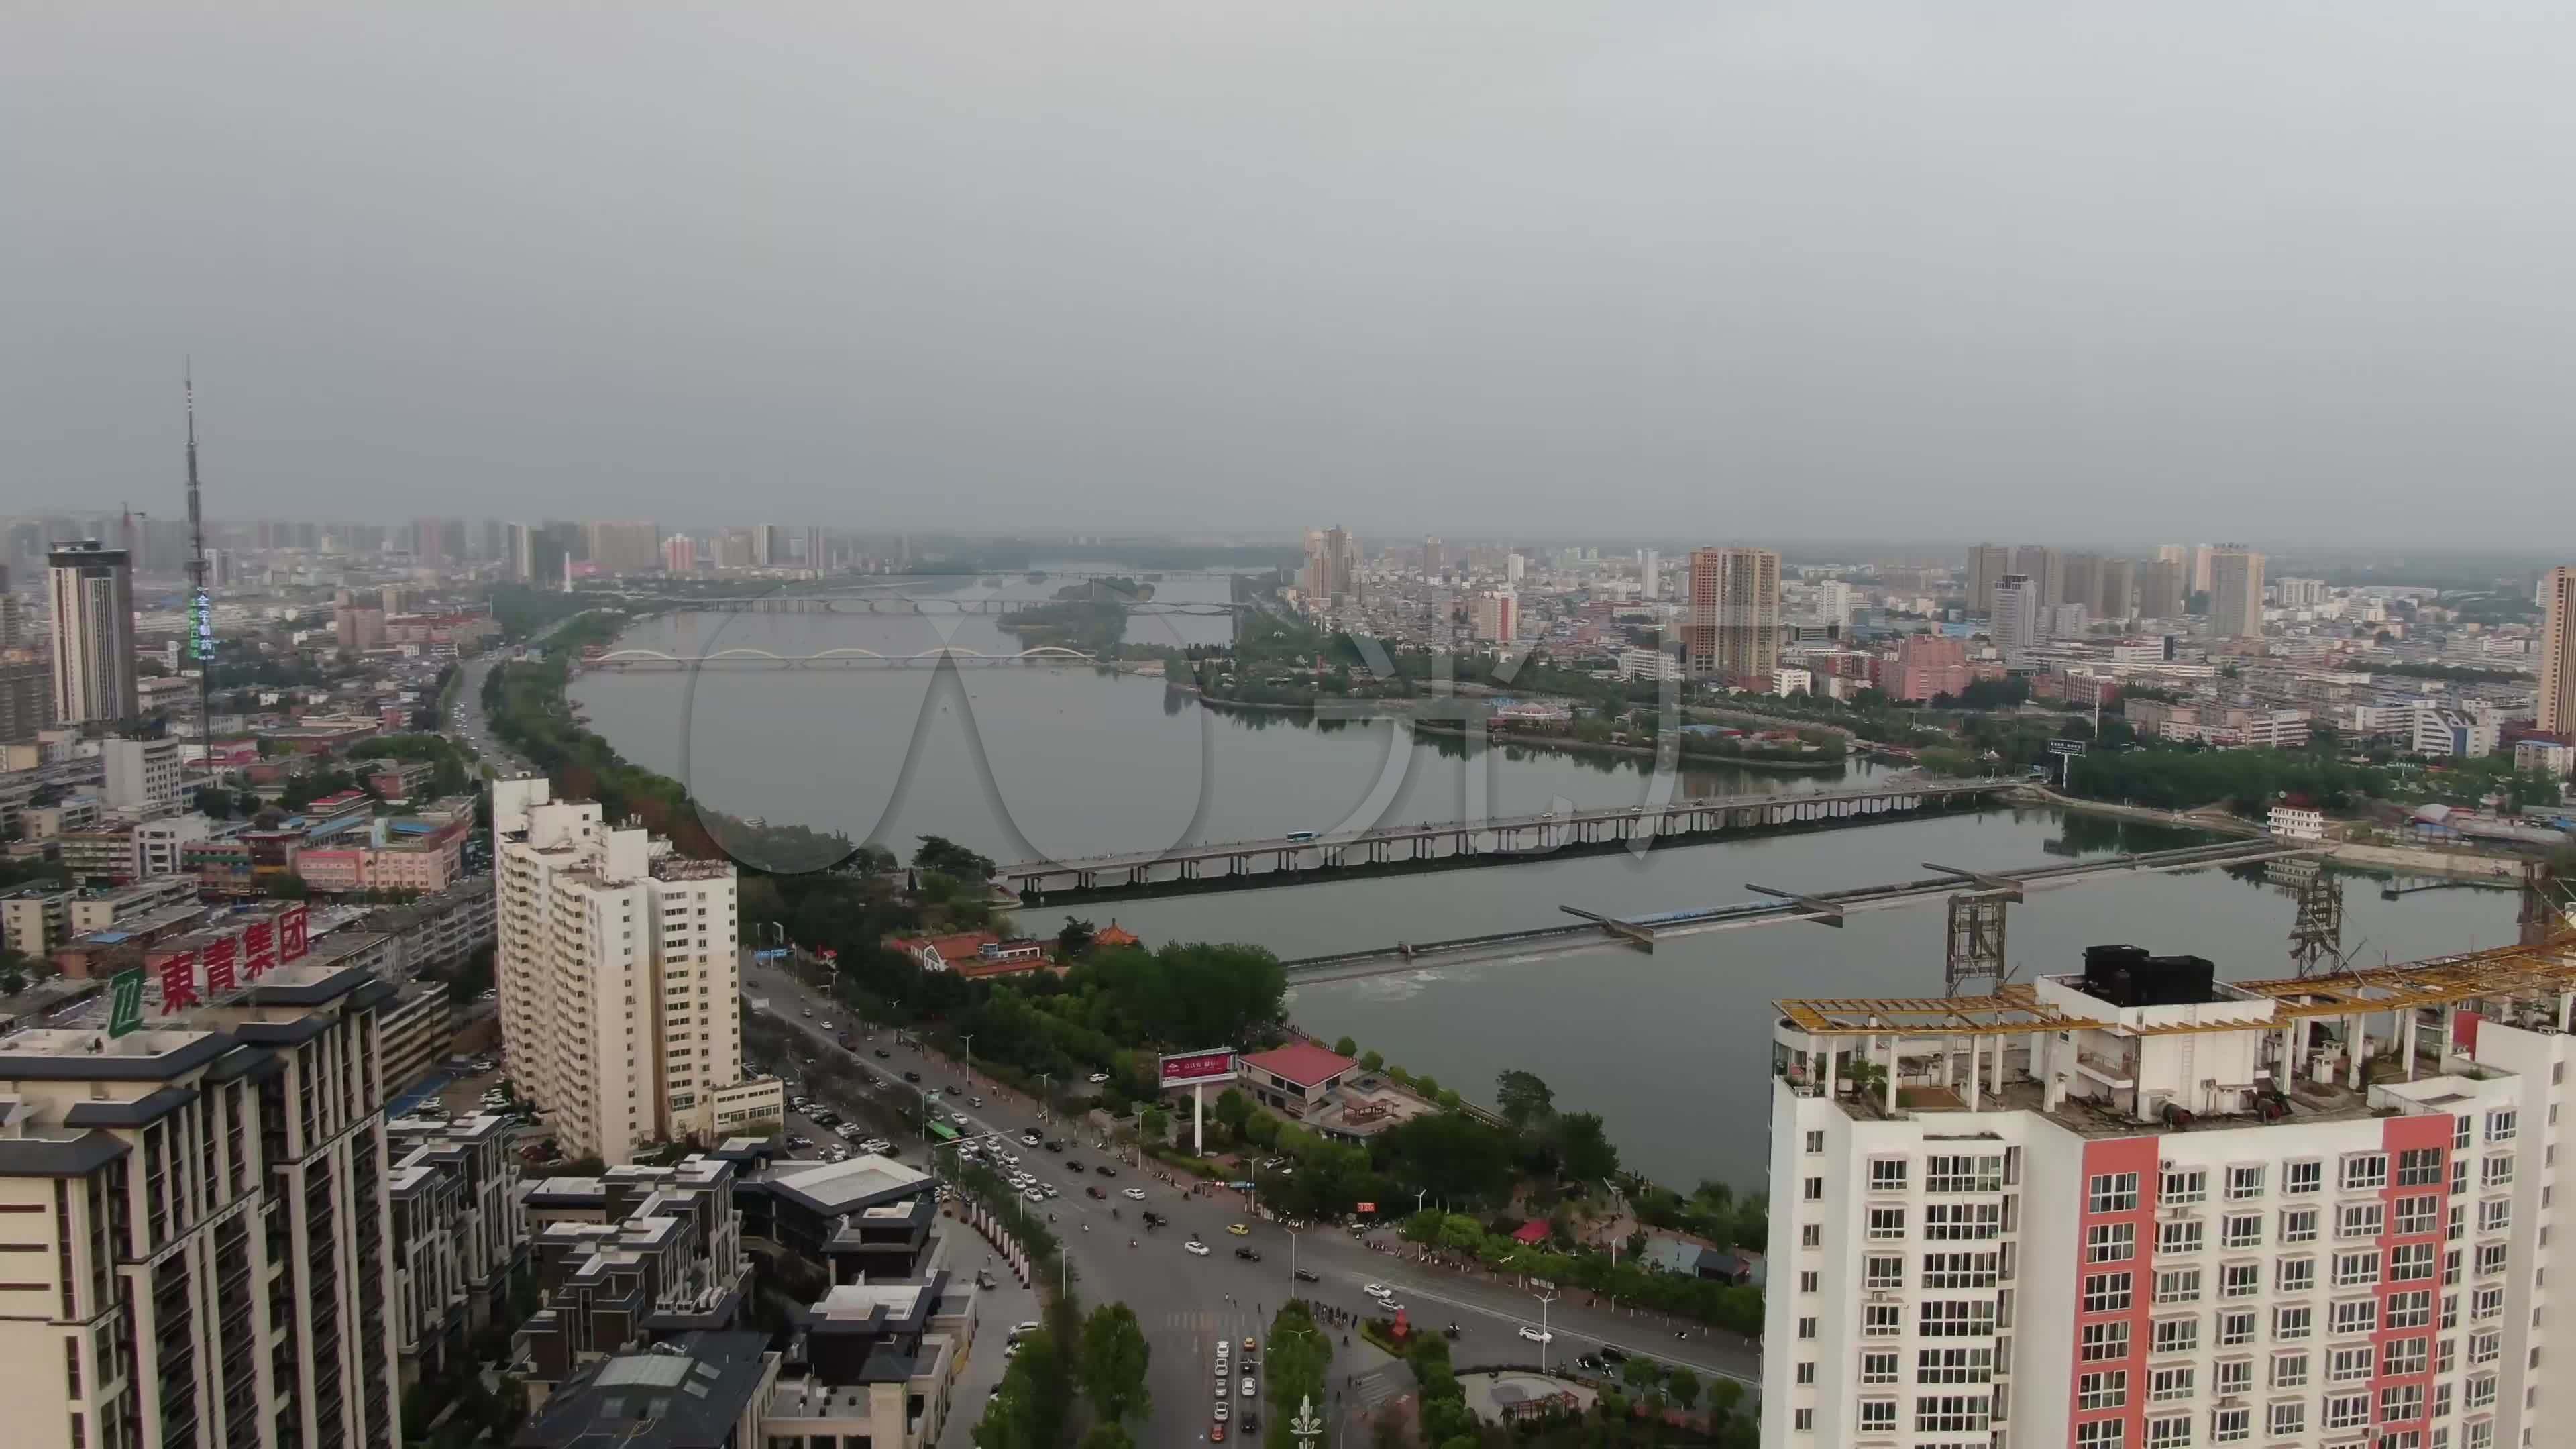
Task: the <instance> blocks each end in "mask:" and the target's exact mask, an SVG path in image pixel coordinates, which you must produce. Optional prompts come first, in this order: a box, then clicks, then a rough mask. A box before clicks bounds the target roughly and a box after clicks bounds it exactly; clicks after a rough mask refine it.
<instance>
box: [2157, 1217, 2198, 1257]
mask: <svg viewBox="0 0 2576 1449" xmlns="http://www.w3.org/2000/svg"><path fill="white" fill-rule="evenodd" d="M2201 1227H2202V1224H2201V1221H2200V1219H2198V1218H2180V1219H2176V1220H2175V1221H2173V1222H2169V1223H2161V1224H2158V1225H2157V1228H2156V1251H2157V1252H2159V1253H2197V1252H2199V1251H2200V1250H2201V1246H2202V1242H2201Z"/></svg>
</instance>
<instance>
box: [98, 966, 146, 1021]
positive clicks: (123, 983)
mask: <svg viewBox="0 0 2576 1449" xmlns="http://www.w3.org/2000/svg"><path fill="white" fill-rule="evenodd" d="M107 984H108V989H109V991H110V992H111V993H112V995H111V996H110V998H109V1002H110V1004H109V1006H108V1013H107V1034H108V1035H109V1036H124V1035H125V1034H127V1033H128V1032H132V1031H135V1030H138V1029H140V1028H141V1027H142V1025H143V968H142V967H140V966H133V967H129V968H127V969H125V970H123V971H119V972H117V973H116V974H115V975H114V976H111V977H109V978H108V982H107Z"/></svg>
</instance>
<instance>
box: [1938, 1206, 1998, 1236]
mask: <svg viewBox="0 0 2576 1449" xmlns="http://www.w3.org/2000/svg"><path fill="white" fill-rule="evenodd" d="M2003 1230H2004V1205H2003V1204H2002V1203H1999V1202H1954V1203H1940V1202H1936V1203H1929V1204H1926V1205H1925V1206H1924V1209H1923V1236H1924V1237H1925V1238H1926V1239H1929V1240H1931V1241H1934V1242H1960V1241H1981V1240H1983V1239H1986V1238H1992V1237H1997V1236H2000V1235H2001V1234H2002V1232H2003Z"/></svg>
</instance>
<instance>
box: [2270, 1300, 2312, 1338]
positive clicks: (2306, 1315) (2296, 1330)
mask: <svg viewBox="0 0 2576 1449" xmlns="http://www.w3.org/2000/svg"><path fill="white" fill-rule="evenodd" d="M2315 1324H2316V1316H2315V1311H2314V1310H2312V1309H2310V1308H2309V1307H2308V1305H2306V1304H2304V1303H2285V1304H2283V1305H2281V1306H2280V1307H2278V1308H2275V1309H2273V1310H2272V1336H2273V1337H2274V1338H2277V1339H2280V1340H2282V1341H2284V1342H2289V1341H2292V1340H2296V1339H2302V1338H2305V1337H2307V1336H2308V1335H2309V1333H2311V1332H2313V1331H2314V1329H2315Z"/></svg>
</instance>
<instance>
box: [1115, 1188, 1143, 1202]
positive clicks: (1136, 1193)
mask: <svg viewBox="0 0 2576 1449" xmlns="http://www.w3.org/2000/svg"><path fill="white" fill-rule="evenodd" d="M1119 1196H1120V1197H1123V1198H1126V1199H1127V1200H1128V1201H1130V1202H1143V1201H1144V1200H1145V1189H1143V1188H1141V1187H1131V1188H1129V1189H1127V1190H1126V1191H1125V1192H1122V1193H1120V1194H1119Z"/></svg>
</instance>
